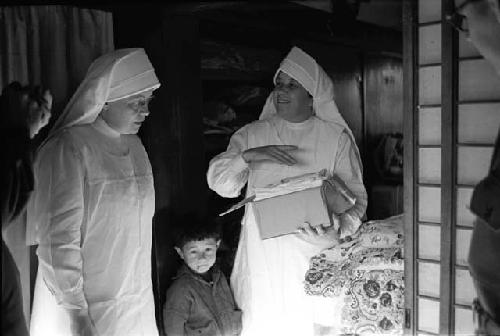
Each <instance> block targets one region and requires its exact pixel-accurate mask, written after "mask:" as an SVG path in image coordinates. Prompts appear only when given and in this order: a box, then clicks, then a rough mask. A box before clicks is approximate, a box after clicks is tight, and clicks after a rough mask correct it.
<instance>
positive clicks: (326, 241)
mask: <svg viewBox="0 0 500 336" xmlns="http://www.w3.org/2000/svg"><path fill="white" fill-rule="evenodd" d="M296 232H297V234H298V235H300V236H302V238H304V240H307V241H309V242H310V243H313V244H318V245H322V246H323V245H330V244H334V243H336V242H338V239H339V236H338V233H337V230H336V229H335V227H334V226H332V225H328V226H327V225H323V224H321V225H318V226H312V225H311V224H309V223H304V225H303V226H302V227H300V228H299V229H298V230H297V231H296Z"/></svg>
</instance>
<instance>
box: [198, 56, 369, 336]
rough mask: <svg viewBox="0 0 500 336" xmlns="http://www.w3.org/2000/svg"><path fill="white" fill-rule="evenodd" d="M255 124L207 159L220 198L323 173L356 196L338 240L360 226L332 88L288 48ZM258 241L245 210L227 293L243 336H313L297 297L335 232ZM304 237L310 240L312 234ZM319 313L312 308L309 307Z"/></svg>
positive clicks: (350, 143)
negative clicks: (332, 175) (311, 262)
mask: <svg viewBox="0 0 500 336" xmlns="http://www.w3.org/2000/svg"><path fill="white" fill-rule="evenodd" d="M274 84H275V89H274V91H273V92H272V93H271V94H270V96H269V98H268V99H267V101H266V104H265V106H264V108H263V111H262V114H261V116H260V118H259V119H260V120H258V121H255V122H252V123H250V124H248V125H246V126H244V127H243V128H241V129H240V130H238V131H237V132H236V133H235V134H234V135H233V136H232V138H231V140H230V143H229V146H228V148H227V150H226V151H225V152H223V153H221V154H219V155H217V156H216V157H214V158H213V159H212V160H211V162H210V165H209V169H208V172H207V180H208V184H209V186H210V188H211V189H212V190H214V191H216V192H217V193H218V194H219V195H221V196H223V197H237V196H238V195H239V194H240V191H241V189H242V188H243V187H244V186H245V184H248V187H247V195H251V194H254V192H253V189H254V188H256V187H263V186H265V185H267V184H270V183H276V182H278V181H280V180H281V179H283V178H286V177H290V176H297V175H301V174H304V173H312V172H318V171H320V170H322V169H328V170H329V171H330V172H335V173H336V174H337V175H338V176H340V177H341V178H342V179H343V180H344V181H345V182H346V184H347V186H348V187H349V188H350V189H351V190H352V191H353V192H354V194H355V195H356V198H357V200H356V204H355V206H354V207H353V208H352V209H350V210H349V211H348V212H347V213H346V214H344V215H342V216H341V217H340V218H339V225H340V229H341V236H345V235H349V234H352V233H354V232H355V231H356V230H357V229H358V227H359V225H360V224H361V221H360V218H361V217H362V216H363V215H364V213H365V209H366V204H367V197H366V191H365V188H364V186H363V177H362V163H361V160H360V156H359V151H358V148H357V147H356V143H355V141H354V137H353V135H352V132H351V130H350V129H349V127H348V126H347V124H346V123H345V121H344V120H343V118H342V117H341V115H340V114H339V112H338V109H337V106H336V104H335V102H334V100H333V84H332V81H331V79H330V78H329V77H328V75H327V74H326V73H325V72H324V70H323V69H322V68H321V67H320V66H319V65H318V64H317V63H316V61H315V60H314V59H313V58H311V57H310V56H309V55H308V54H306V53H305V52H304V51H302V50H301V49H299V48H297V47H294V48H292V50H291V51H290V53H289V54H288V56H287V57H286V58H285V59H284V60H283V61H282V63H281V65H280V67H279V69H278V70H277V72H276V75H275V76H274ZM307 231H308V234H306V233H302V234H291V235H285V236H280V237H277V238H272V239H266V240H261V239H260V237H259V232H258V227H257V226H256V222H255V217H254V212H253V208H252V204H249V205H247V207H246V211H245V216H244V218H243V223H242V231H241V235H240V241H239V247H238V251H237V254H236V259H235V264H234V268H233V273H232V275H231V285H232V288H233V290H234V294H235V298H236V301H237V303H238V305H239V306H240V308H241V309H242V311H243V333H242V334H243V335H244V336H249V335H250V336H253V335H287V336H290V335H300V336H307V335H314V333H315V331H314V330H315V328H316V329H317V328H318V326H316V327H315V315H316V314H315V313H314V311H315V307H314V306H315V304H314V301H313V300H312V299H311V298H310V297H308V296H307V295H306V294H305V292H304V284H303V281H304V276H305V273H306V270H307V268H308V265H309V259H310V258H311V257H312V256H313V255H315V254H316V253H318V252H319V251H321V250H322V249H324V248H326V247H331V246H333V245H335V244H336V239H337V238H338V237H337V235H336V232H335V230H333V229H329V230H327V232H326V233H325V232H319V233H316V232H314V231H313V230H307ZM311 231H312V232H313V234H311ZM316 309H318V307H316Z"/></svg>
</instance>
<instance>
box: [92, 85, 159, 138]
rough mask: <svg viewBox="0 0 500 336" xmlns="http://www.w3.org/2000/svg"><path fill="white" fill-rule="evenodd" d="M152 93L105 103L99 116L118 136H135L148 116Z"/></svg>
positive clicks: (148, 92)
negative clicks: (105, 106)
mask: <svg viewBox="0 0 500 336" xmlns="http://www.w3.org/2000/svg"><path fill="white" fill-rule="evenodd" d="M152 98H153V91H147V92H143V93H141V94H138V95H135V96H131V97H128V98H125V99H120V100H117V101H114V102H110V103H107V108H105V109H103V111H102V112H101V116H102V118H103V119H104V121H106V123H107V124H108V125H109V127H111V128H112V129H114V130H115V131H117V132H118V133H120V134H136V133H137V132H138V131H139V128H141V125H142V123H143V121H144V120H145V119H146V117H147V116H148V115H149V108H148V104H149V102H150V100H151V99H152Z"/></svg>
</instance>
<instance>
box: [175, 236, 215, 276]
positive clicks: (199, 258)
mask: <svg viewBox="0 0 500 336" xmlns="http://www.w3.org/2000/svg"><path fill="white" fill-rule="evenodd" d="M219 244H220V240H215V238H206V239H203V240H197V241H190V242H187V243H186V244H184V246H183V247H182V249H180V248H178V247H176V248H175V250H176V251H177V253H178V254H179V256H180V257H181V259H182V260H184V262H185V263H186V265H188V267H189V268H190V269H191V270H192V271H193V272H195V273H198V274H203V273H206V272H207V271H208V270H209V269H210V268H211V267H212V266H213V265H214V263H215V259H216V255H217V249H218V248H219Z"/></svg>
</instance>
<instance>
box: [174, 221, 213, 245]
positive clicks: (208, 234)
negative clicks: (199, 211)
mask: <svg viewBox="0 0 500 336" xmlns="http://www.w3.org/2000/svg"><path fill="white" fill-rule="evenodd" d="M208 238H213V239H215V240H219V239H220V238H221V230H220V224H219V223H218V222H217V221H216V220H215V219H213V218H211V217H199V216H196V215H192V214H186V215H183V216H181V217H180V218H179V219H178V220H177V223H176V228H175V230H174V246H175V247H178V248H180V249H182V247H183V246H184V245H185V244H186V243H188V242H191V241H200V240H204V239H208Z"/></svg>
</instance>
